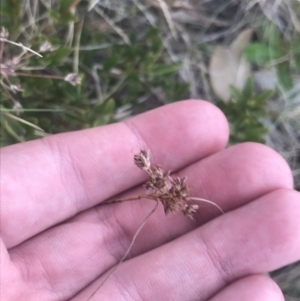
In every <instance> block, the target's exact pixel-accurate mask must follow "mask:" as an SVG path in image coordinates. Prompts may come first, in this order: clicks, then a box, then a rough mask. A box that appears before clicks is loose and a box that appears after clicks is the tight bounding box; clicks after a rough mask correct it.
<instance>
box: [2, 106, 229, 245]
mask: <svg viewBox="0 0 300 301" xmlns="http://www.w3.org/2000/svg"><path fill="white" fill-rule="evenodd" d="M227 139H228V125H227V121H226V119H225V117H224V115H223V114H222V113H221V112H220V111H219V110H218V109H217V108H216V107H214V106H213V105H211V104H210V103H208V102H204V101H185V102H179V103H175V104H172V105H168V106H164V107H161V108H159V109H156V110H153V111H150V112H148V113H145V114H142V115H139V116H136V117H134V118H132V119H130V120H128V121H127V122H125V123H119V124H113V125H108V126H103V127H98V128H93V129H89V130H83V131H78V132H72V133H66V134H59V135H54V136H51V137H48V138H45V139H40V140H36V141H33V142H27V143H23V144H18V145H14V146H10V147H6V148H3V149H1V187H0V189H1V206H2V208H1V220H2V238H3V241H4V243H5V244H6V246H7V247H8V248H10V247H13V246H15V245H17V244H19V243H21V242H22V241H24V240H26V239H28V238H29V237H32V236H33V235H35V234H37V233H39V232H41V231H43V230H45V229H47V228H49V227H51V226H53V225H55V224H57V223H60V222H62V221H63V220H65V219H67V218H70V217H72V216H74V215H75V214H77V213H78V212H81V211H83V210H85V209H87V208H90V207H92V206H94V205H96V204H98V203H100V202H102V201H103V200H105V199H107V198H111V197H112V196H114V195H116V194H118V193H120V192H122V191H124V190H127V189H128V188H130V187H133V186H135V185H137V184H139V183H141V182H142V181H144V180H145V174H144V173H143V172H142V171H140V170H138V169H137V168H136V167H135V166H134V164H133V162H132V157H133V154H134V153H136V152H138V151H139V150H140V149H141V148H143V149H150V150H151V154H152V157H153V159H152V161H153V162H157V163H160V164H162V165H163V166H164V167H166V168H167V169H170V170H177V169H179V168H182V167H184V166H185V165H188V164H190V163H192V162H194V161H196V160H199V159H200V158H202V157H205V156H208V155H210V154H212V153H214V152H217V151H219V150H220V149H222V148H224V146H225V145H226V143H227Z"/></svg>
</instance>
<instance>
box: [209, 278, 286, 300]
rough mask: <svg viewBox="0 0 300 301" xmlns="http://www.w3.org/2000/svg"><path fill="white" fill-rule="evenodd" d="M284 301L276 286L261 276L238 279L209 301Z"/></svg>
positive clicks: (269, 279) (270, 280)
mask: <svg viewBox="0 0 300 301" xmlns="http://www.w3.org/2000/svg"><path fill="white" fill-rule="evenodd" d="M228 300H230V301H241V300H243V301H284V297H283V295H282V292H281V290H280V288H279V287H278V285H277V284H276V283H275V282H274V281H273V280H272V279H271V278H269V277H266V276H263V275H253V276H247V277H245V278H242V279H239V280H237V281H235V282H233V283H231V284H229V285H228V286H227V287H225V288H224V289H223V290H222V291H221V292H219V293H217V295H215V296H214V297H213V298H211V299H209V301H228Z"/></svg>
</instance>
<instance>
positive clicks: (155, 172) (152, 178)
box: [134, 150, 199, 219]
mask: <svg viewBox="0 0 300 301" xmlns="http://www.w3.org/2000/svg"><path fill="white" fill-rule="evenodd" d="M134 163H135V164H136V165H137V166H138V167H139V168H140V169H142V170H144V171H145V172H147V173H148V175H149V180H148V181H147V182H146V183H145V185H144V186H145V188H146V189H147V191H149V193H148V194H147V198H150V199H154V200H158V201H160V202H161V203H162V204H163V206H164V211H165V213H166V214H168V213H169V212H172V213H174V212H176V211H182V212H183V214H184V215H186V216H188V217H189V218H191V219H193V214H194V213H195V212H196V211H197V210H198V207H199V206H198V205H193V204H189V201H191V197H190V194H189V189H188V187H187V184H186V179H187V178H186V177H185V178H180V177H173V176H171V175H170V172H167V173H166V172H164V170H163V169H162V168H161V167H159V166H155V165H152V164H151V162H150V154H149V151H145V150H141V151H140V153H139V154H137V155H135V156H134Z"/></svg>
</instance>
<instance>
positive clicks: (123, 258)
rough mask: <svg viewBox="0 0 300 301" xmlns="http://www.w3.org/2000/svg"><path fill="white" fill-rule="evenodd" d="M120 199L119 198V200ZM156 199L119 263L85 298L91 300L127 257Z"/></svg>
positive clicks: (152, 211)
mask: <svg viewBox="0 0 300 301" xmlns="http://www.w3.org/2000/svg"><path fill="white" fill-rule="evenodd" d="M123 200H125V199H123ZM126 200H127V201H129V199H126ZM120 201H121V200H120ZM154 201H156V204H155V206H154V208H153V209H152V210H151V212H150V213H149V214H148V215H147V216H146V218H145V219H144V221H143V222H142V223H141V225H140V226H139V228H138V229H137V231H136V232H135V234H134V236H133V239H132V241H131V243H130V245H129V247H128V249H127V251H126V253H125V254H124V255H123V257H122V258H121V260H120V261H119V263H118V264H117V265H115V266H114V268H113V269H112V270H111V271H110V272H109V273H108V274H107V275H106V277H105V278H104V280H103V281H102V282H101V283H100V284H99V285H98V287H97V288H96V290H95V291H94V292H93V293H92V294H91V295H90V297H89V298H88V299H87V300H86V301H89V300H91V299H92V298H93V297H94V296H95V294H96V293H97V292H98V291H99V289H100V288H101V287H102V286H103V284H104V283H105V282H106V281H107V279H108V278H109V277H110V276H111V275H112V274H113V273H114V271H115V270H116V269H117V268H118V267H119V266H120V265H121V264H122V262H123V261H124V260H125V258H126V257H127V255H128V254H129V252H130V250H131V249H132V246H133V244H134V242H135V240H136V238H137V237H138V235H139V233H140V232H141V231H142V229H143V228H144V226H145V225H146V223H147V221H148V219H149V218H150V217H151V215H152V214H153V213H154V212H155V210H156V209H157V207H158V200H154Z"/></svg>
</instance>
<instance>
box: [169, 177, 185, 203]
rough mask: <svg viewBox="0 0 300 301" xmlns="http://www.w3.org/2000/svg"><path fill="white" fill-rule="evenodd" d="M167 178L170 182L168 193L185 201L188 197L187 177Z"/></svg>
mask: <svg viewBox="0 0 300 301" xmlns="http://www.w3.org/2000/svg"><path fill="white" fill-rule="evenodd" d="M169 179H170V182H171V184H172V186H171V188H170V194H171V195H172V196H173V197H175V198H178V199H181V200H184V201H187V200H188V198H189V191H188V187H187V185H186V180H187V178H186V177H185V178H179V177H171V176H169Z"/></svg>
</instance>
